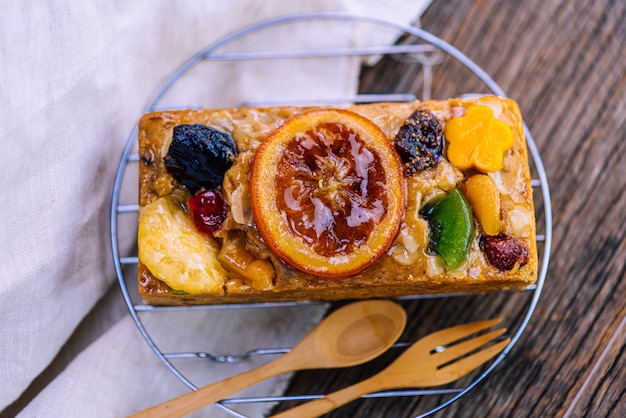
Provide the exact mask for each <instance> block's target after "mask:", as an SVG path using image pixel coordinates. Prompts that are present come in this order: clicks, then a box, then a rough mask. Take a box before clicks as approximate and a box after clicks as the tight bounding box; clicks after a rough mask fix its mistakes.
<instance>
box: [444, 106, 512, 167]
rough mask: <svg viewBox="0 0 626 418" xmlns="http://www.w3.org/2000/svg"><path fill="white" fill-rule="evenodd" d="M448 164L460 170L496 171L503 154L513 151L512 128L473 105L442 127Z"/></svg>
mask: <svg viewBox="0 0 626 418" xmlns="http://www.w3.org/2000/svg"><path fill="white" fill-rule="evenodd" d="M444 135H445V138H446V141H447V142H448V150H447V155H448V160H449V161H450V163H452V165H454V166H455V167H458V168H460V169H462V170H467V169H471V168H475V169H477V170H478V171H480V172H482V173H488V172H495V171H499V170H501V169H502V167H503V161H504V153H505V152H506V151H507V150H509V149H511V147H513V143H514V140H515V138H514V136H513V132H512V131H511V128H510V127H509V126H508V125H507V124H506V123H504V122H502V121H499V120H497V119H496V118H495V117H494V113H493V110H492V109H491V108H490V107H488V106H482V105H476V106H472V107H470V108H469V109H468V110H467V113H465V115H463V116H460V117H456V118H452V119H450V120H449V121H448V122H447V123H446V125H445V127H444Z"/></svg>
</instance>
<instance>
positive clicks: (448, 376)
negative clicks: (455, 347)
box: [437, 338, 511, 384]
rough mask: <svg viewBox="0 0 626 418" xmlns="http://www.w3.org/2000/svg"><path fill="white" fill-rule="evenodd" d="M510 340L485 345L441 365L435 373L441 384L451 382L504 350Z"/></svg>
mask: <svg viewBox="0 0 626 418" xmlns="http://www.w3.org/2000/svg"><path fill="white" fill-rule="evenodd" d="M510 341H511V339H510V338H507V339H505V340H502V341H500V342H499V343H496V344H494V345H492V346H490V347H487V348H486V349H484V350H481V351H479V352H477V353H474V354H472V355H471V356H468V357H465V358H464V359H462V360H459V361H456V362H454V363H451V364H449V365H447V366H446V367H443V368H442V369H439V370H438V372H437V374H438V375H440V377H441V384H444V383H450V382H453V381H455V380H456V379H458V378H460V377H461V376H464V375H466V374H467V373H469V372H471V371H472V370H474V369H476V368H477V367H479V366H481V365H482V364H484V363H486V362H487V361H489V360H490V359H491V358H493V357H495V356H496V355H497V354H498V353H500V352H501V351H502V350H504V347H506V346H507V344H509V342H510Z"/></svg>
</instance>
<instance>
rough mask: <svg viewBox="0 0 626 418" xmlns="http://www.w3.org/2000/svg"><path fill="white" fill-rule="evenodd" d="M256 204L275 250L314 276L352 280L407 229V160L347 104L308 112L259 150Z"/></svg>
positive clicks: (253, 189) (258, 220)
mask: <svg viewBox="0 0 626 418" xmlns="http://www.w3.org/2000/svg"><path fill="white" fill-rule="evenodd" d="M250 204H251V209H252V215H253V217H254V221H255V224H256V226H257V228H258V230H259V233H260V235H261V236H262V237H263V240H264V241H265V243H266V244H267V245H268V246H269V247H270V248H271V249H272V251H273V253H274V254H276V255H278V256H279V257H280V258H281V259H282V260H284V261H285V262H287V263H288V264H290V265H292V266H293V267H295V268H297V269H299V270H301V271H304V272H306V273H309V274H313V275H316V276H320V277H327V278H341V277H347V276H350V275H353V274H356V273H358V272H360V271H362V270H363V269H365V268H366V267H368V266H370V265H372V264H373V263H374V262H375V261H376V260H377V259H378V258H379V257H380V256H381V255H383V254H384V253H385V251H387V249H388V248H389V247H390V246H391V243H392V242H393V240H394V238H395V236H396V234H397V232H398V230H399V228H400V225H401V222H402V218H403V216H404V209H405V205H406V183H405V179H404V174H403V166H402V162H401V161H400V158H399V156H398V155H397V153H396V152H395V149H394V148H393V144H392V142H391V141H390V140H389V138H388V137H387V136H386V135H385V133H384V132H382V131H381V129H380V128H379V127H378V126H377V125H376V124H374V123H373V122H372V121H370V120H369V119H367V118H365V117H363V116H361V115H359V114H357V113H355V112H351V111H348V110H343V109H320V110H312V111H308V112H304V113H301V114H299V115H297V116H295V117H293V118H291V119H289V120H287V121H286V122H285V123H284V124H283V125H281V126H280V127H278V128H277V129H276V130H274V131H273V132H272V133H271V134H270V135H269V136H268V138H267V139H266V140H265V141H264V142H263V143H262V144H261V146H260V147H259V149H258V150H257V153H256V156H255V160H254V163H253V165H252V170H251V175H250Z"/></svg>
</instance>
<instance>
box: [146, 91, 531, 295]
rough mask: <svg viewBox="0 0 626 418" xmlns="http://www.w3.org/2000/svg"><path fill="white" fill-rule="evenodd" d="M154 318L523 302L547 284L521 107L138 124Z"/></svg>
mask: <svg viewBox="0 0 626 418" xmlns="http://www.w3.org/2000/svg"><path fill="white" fill-rule="evenodd" d="M139 156H140V170H139V189H140V190H139V192H140V196H139V207H140V209H139V228H138V250H139V277H138V286H139V294H140V295H141V296H142V297H143V298H144V300H145V301H147V302H148V303H152V304H216V303H245V302H270V301H287V300H318V299H323V300H337V299H348V298H372V297H396V296H401V295H411V294H424V293H441V292H477V291H492V290H505V289H519V288H525V287H527V286H528V285H530V284H532V283H534V282H535V281H536V277H537V263H538V261H537V249H536V243H535V221H534V209H533V200H532V188H531V184H530V173H529V168H528V156H527V149H526V143H525V137H524V132H523V126H522V118H521V115H520V112H519V108H518V106H517V104H516V103H515V102H514V101H512V100H510V99H502V98H498V97H482V98H473V99H450V100H447V101H425V102H412V103H375V104H363V105H352V106H348V107H344V108H321V107H320V108H317V107H306V108H304V107H273V108H238V109H221V110H199V111H196V110H175V111H165V112H153V113H148V114H146V115H144V116H143V117H142V118H141V120H140V122H139Z"/></svg>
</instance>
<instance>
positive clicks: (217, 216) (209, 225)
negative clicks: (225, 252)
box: [189, 190, 226, 234]
mask: <svg viewBox="0 0 626 418" xmlns="http://www.w3.org/2000/svg"><path fill="white" fill-rule="evenodd" d="M189 207H190V208H191V212H192V213H193V221H194V223H195V224H196V228H198V230H199V231H202V232H207V233H209V234H213V233H215V232H216V231H217V230H218V229H220V227H221V226H222V223H224V219H226V207H225V205H224V199H223V198H222V193H220V191H219V190H204V191H201V192H200V193H198V194H196V195H195V196H193V197H192V198H191V199H189Z"/></svg>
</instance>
